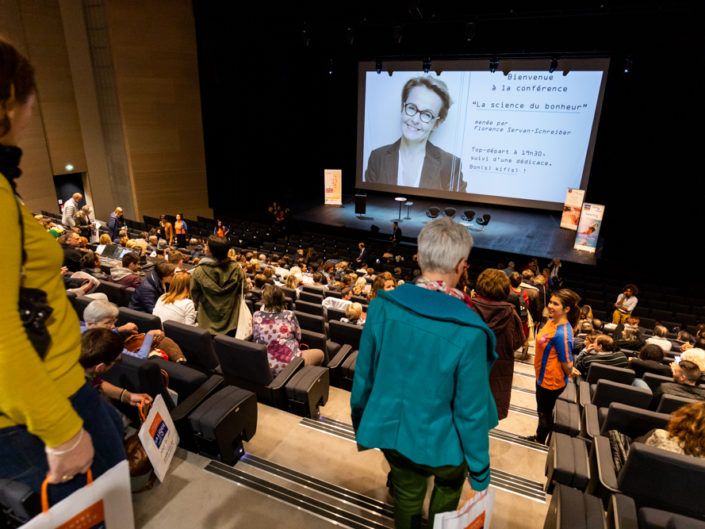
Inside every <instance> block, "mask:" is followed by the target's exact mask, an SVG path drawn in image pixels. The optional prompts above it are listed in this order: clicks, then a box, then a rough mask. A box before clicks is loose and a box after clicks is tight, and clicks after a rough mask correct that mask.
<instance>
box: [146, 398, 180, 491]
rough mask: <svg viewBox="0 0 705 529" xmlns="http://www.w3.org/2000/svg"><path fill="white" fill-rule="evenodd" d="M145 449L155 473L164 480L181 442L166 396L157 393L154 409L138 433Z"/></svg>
mask: <svg viewBox="0 0 705 529" xmlns="http://www.w3.org/2000/svg"><path fill="white" fill-rule="evenodd" d="M137 437H138V438H139V440H140V442H141V443H142V446H143V447H144V451H145V452H147V457H148V458H149V462H150V463H152V467H153V468H154V473H155V474H156V476H157V478H159V481H164V476H166V472H167V470H169V465H170V464H171V460H172V459H173V457H174V452H176V447H177V446H178V444H179V434H178V433H177V432H176V428H175V427H174V421H172V420H171V415H170V414H169V410H168V409H167V407H166V404H165V403H164V398H163V397H162V396H161V395H157V398H156V399H154V402H153V403H152V409H151V410H149V414H147V419H146V420H145V421H144V423H143V424H142V426H141V427H140V431H139V432H138V433H137Z"/></svg>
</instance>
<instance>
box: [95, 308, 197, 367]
mask: <svg viewBox="0 0 705 529" xmlns="http://www.w3.org/2000/svg"><path fill="white" fill-rule="evenodd" d="M119 312H120V311H119V309H118V307H117V305H115V304H114V303H110V302H109V301H106V300H102V299H97V300H95V301H91V302H90V303H89V304H88V306H87V307H86V308H85V310H84V311H83V322H82V324H81V329H82V331H85V330H86V329H92V328H93V327H103V328H105V329H109V330H111V331H113V332H117V333H120V334H121V335H122V336H123V338H124V339H126V340H127V339H129V338H130V337H131V336H134V335H138V334H139V329H138V327H137V325H136V324H135V323H133V322H127V323H125V324H123V325H121V326H120V327H116V323H117V319H118V314H119ZM145 334H151V335H153V336H154V338H153V339H154V340H156V341H158V342H159V344H158V345H159V349H156V346H155V348H154V349H153V350H152V351H150V354H149V356H155V353H157V354H156V356H159V357H162V358H163V355H162V354H161V351H163V352H164V353H165V354H166V356H167V358H168V359H169V360H171V361H172V362H177V363H184V362H186V357H185V356H184V353H183V352H182V351H181V347H179V346H178V344H177V343H176V342H175V341H174V340H172V339H171V338H169V337H167V336H164V331H162V330H159V329H153V330H151V331H149V332H147V333H145ZM123 352H124V353H126V354H131V355H133V356H138V355H136V354H135V353H134V352H131V351H128V350H127V349H124V350H123Z"/></svg>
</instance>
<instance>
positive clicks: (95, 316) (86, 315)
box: [83, 299, 119, 324]
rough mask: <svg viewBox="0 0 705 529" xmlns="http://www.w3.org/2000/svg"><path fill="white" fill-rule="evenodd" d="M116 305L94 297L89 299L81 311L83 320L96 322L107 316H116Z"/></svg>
mask: <svg viewBox="0 0 705 529" xmlns="http://www.w3.org/2000/svg"><path fill="white" fill-rule="evenodd" d="M118 313H119V310H118V307H117V305H116V304H115V303H110V302H109V301H104V300H102V299H96V300H95V301H91V302H90V303H89V304H88V306H87V307H86V308H85V309H84V311H83V321H85V322H86V323H92V324H96V323H99V322H101V321H103V320H107V319H108V318H117V317H118Z"/></svg>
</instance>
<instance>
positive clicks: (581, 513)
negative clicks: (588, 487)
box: [543, 484, 605, 529]
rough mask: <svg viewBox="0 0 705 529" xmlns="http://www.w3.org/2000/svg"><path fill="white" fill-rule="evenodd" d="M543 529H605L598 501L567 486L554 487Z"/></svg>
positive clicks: (601, 509) (600, 505)
mask: <svg viewBox="0 0 705 529" xmlns="http://www.w3.org/2000/svg"><path fill="white" fill-rule="evenodd" d="M543 529H605V520H604V514H603V508H602V504H601V503H600V499H599V498H596V497H595V496H592V495H590V494H585V493H583V492H582V491H580V490H578V489H575V488H573V487H569V486H567V485H562V484H558V485H556V487H555V489H554V490H553V495H552V497H551V503H550V505H549V507H548V513H547V514H546V520H545V522H544V525H543Z"/></svg>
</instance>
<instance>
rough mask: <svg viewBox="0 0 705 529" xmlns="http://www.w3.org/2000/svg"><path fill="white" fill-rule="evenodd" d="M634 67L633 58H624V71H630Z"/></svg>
mask: <svg viewBox="0 0 705 529" xmlns="http://www.w3.org/2000/svg"><path fill="white" fill-rule="evenodd" d="M631 69H632V58H631V57H627V58H626V59H624V73H629V72H630V71H631Z"/></svg>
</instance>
